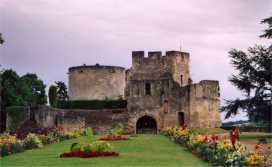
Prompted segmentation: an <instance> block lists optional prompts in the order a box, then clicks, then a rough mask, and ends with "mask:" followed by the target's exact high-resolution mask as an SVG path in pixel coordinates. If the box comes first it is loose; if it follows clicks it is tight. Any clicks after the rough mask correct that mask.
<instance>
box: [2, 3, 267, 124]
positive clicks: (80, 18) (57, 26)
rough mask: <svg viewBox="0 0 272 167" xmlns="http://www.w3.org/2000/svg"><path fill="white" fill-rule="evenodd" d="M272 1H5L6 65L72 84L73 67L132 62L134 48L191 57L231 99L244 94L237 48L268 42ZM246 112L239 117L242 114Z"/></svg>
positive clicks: (198, 74)
mask: <svg viewBox="0 0 272 167" xmlns="http://www.w3.org/2000/svg"><path fill="white" fill-rule="evenodd" d="M271 15H272V1H271V0H220V1H219V0H205V1H203V0H190V1H188V0H137V1H129V0H89V1H87V0H1V1H0V32H2V33H3V37H4V38H5V41H6V42H5V44H4V45H3V46H2V47H1V48H0V64H1V65H2V67H1V68H6V69H9V68H12V69H14V70H16V71H17V72H18V73H19V74H20V75H22V74H25V73H27V72H32V73H37V74H38V76H39V77H40V78H41V79H42V80H44V81H45V83H46V84H47V85H50V84H52V83H53V82H54V81H57V80H62V81H65V82H67V72H68V68H69V67H70V66H77V65H82V64H83V63H85V64H90V65H92V64H96V63H99V64H103V65H118V66H124V67H126V68H129V67H130V66H131V51H133V50H144V51H146V52H147V51H157V50H161V51H166V50H179V49H180V45H181V48H182V51H185V52H189V53H190V55H191V64H190V65H191V76H192V79H193V81H194V82H198V81H200V80H202V79H214V80H219V81H220V86H221V96H222V100H223V99H230V98H236V97H239V96H241V94H240V93H239V91H237V90H236V89H235V88H234V87H233V86H232V85H231V84H230V83H229V82H228V77H229V76H230V75H231V73H232V72H233V68H232V67H231V65H230V64H229V58H228V51H229V50H230V49H231V48H238V49H243V50H245V49H247V47H249V46H253V45H254V44H264V45H265V44H266V45H267V44H268V41H267V40H265V39H260V38H259V37H258V36H259V35H260V34H261V33H262V31H263V30H264V29H265V28H266V27H265V25H261V24H260V21H261V20H262V19H263V18H266V17H268V16H271ZM242 117H243V116H242V115H240V116H238V117H236V118H234V119H233V120H235V119H241V118H242Z"/></svg>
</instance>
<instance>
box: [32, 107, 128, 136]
mask: <svg viewBox="0 0 272 167" xmlns="http://www.w3.org/2000/svg"><path fill="white" fill-rule="evenodd" d="M35 120H36V122H37V123H39V124H40V125H41V126H42V127H56V126H61V127H62V128H64V129H73V128H80V127H92V128H93V130H94V132H96V133H97V132H102V131H106V130H109V129H111V128H112V127H114V126H116V125H117V124H119V123H122V124H123V125H125V126H126V125H127V122H128V114H127V109H126V108H123V109H101V110H81V109H56V108H52V107H48V106H41V107H39V108H38V109H37V110H36V111H35Z"/></svg>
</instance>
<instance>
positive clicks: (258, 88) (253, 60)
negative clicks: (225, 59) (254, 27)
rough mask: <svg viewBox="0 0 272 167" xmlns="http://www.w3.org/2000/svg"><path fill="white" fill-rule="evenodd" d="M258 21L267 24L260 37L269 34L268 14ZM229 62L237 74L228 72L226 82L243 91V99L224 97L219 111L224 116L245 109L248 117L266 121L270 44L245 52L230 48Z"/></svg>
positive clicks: (270, 114) (271, 85) (271, 115)
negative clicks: (230, 74) (226, 98)
mask: <svg viewBox="0 0 272 167" xmlns="http://www.w3.org/2000/svg"><path fill="white" fill-rule="evenodd" d="M261 23H265V24H268V29H266V30H265V32H264V34H262V35H261V36H260V37H262V38H267V39H271V38H272V17H269V18H266V19H264V20H262V21H261ZM229 55H230V58H231V63H232V65H233V66H234V68H235V69H236V70H238V71H239V72H238V74H237V75H232V76H231V78H230V82H231V83H232V84H233V85H234V86H236V87H237V88H238V89H239V90H241V91H242V92H244V93H245V94H244V95H245V98H244V99H236V100H227V101H226V102H227V104H226V105H225V106H223V107H222V111H225V112H227V114H226V118H228V117H230V116H231V115H236V114H237V113H238V111H240V110H241V111H245V112H247V114H248V116H249V119H250V120H251V121H255V122H258V121H268V122H271V119H272V45H271V46H270V47H264V46H255V47H251V48H249V49H248V53H245V52H243V51H241V50H236V49H233V50H231V51H230V52H229Z"/></svg>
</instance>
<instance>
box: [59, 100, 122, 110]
mask: <svg viewBox="0 0 272 167" xmlns="http://www.w3.org/2000/svg"><path fill="white" fill-rule="evenodd" d="M126 107H127V101H126V100H69V101H58V102H57V108H62V109H117V108H126Z"/></svg>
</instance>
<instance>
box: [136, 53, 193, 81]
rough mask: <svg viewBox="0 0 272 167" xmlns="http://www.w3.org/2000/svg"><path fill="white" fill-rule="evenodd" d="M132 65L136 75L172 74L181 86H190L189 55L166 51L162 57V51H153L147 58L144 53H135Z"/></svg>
mask: <svg viewBox="0 0 272 167" xmlns="http://www.w3.org/2000/svg"><path fill="white" fill-rule="evenodd" d="M132 65H133V66H132V67H133V68H132V69H133V72H134V73H141V74H152V73H153V74H154V73H161V74H162V73H171V74H172V77H173V80H174V81H175V82H176V83H178V84H179V85H180V86H185V85H188V84H189V78H190V76H189V75H190V74H189V53H186V52H180V51H166V53H165V55H164V56H162V52H161V51H152V52H148V57H145V56H144V51H133V52H132Z"/></svg>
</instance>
